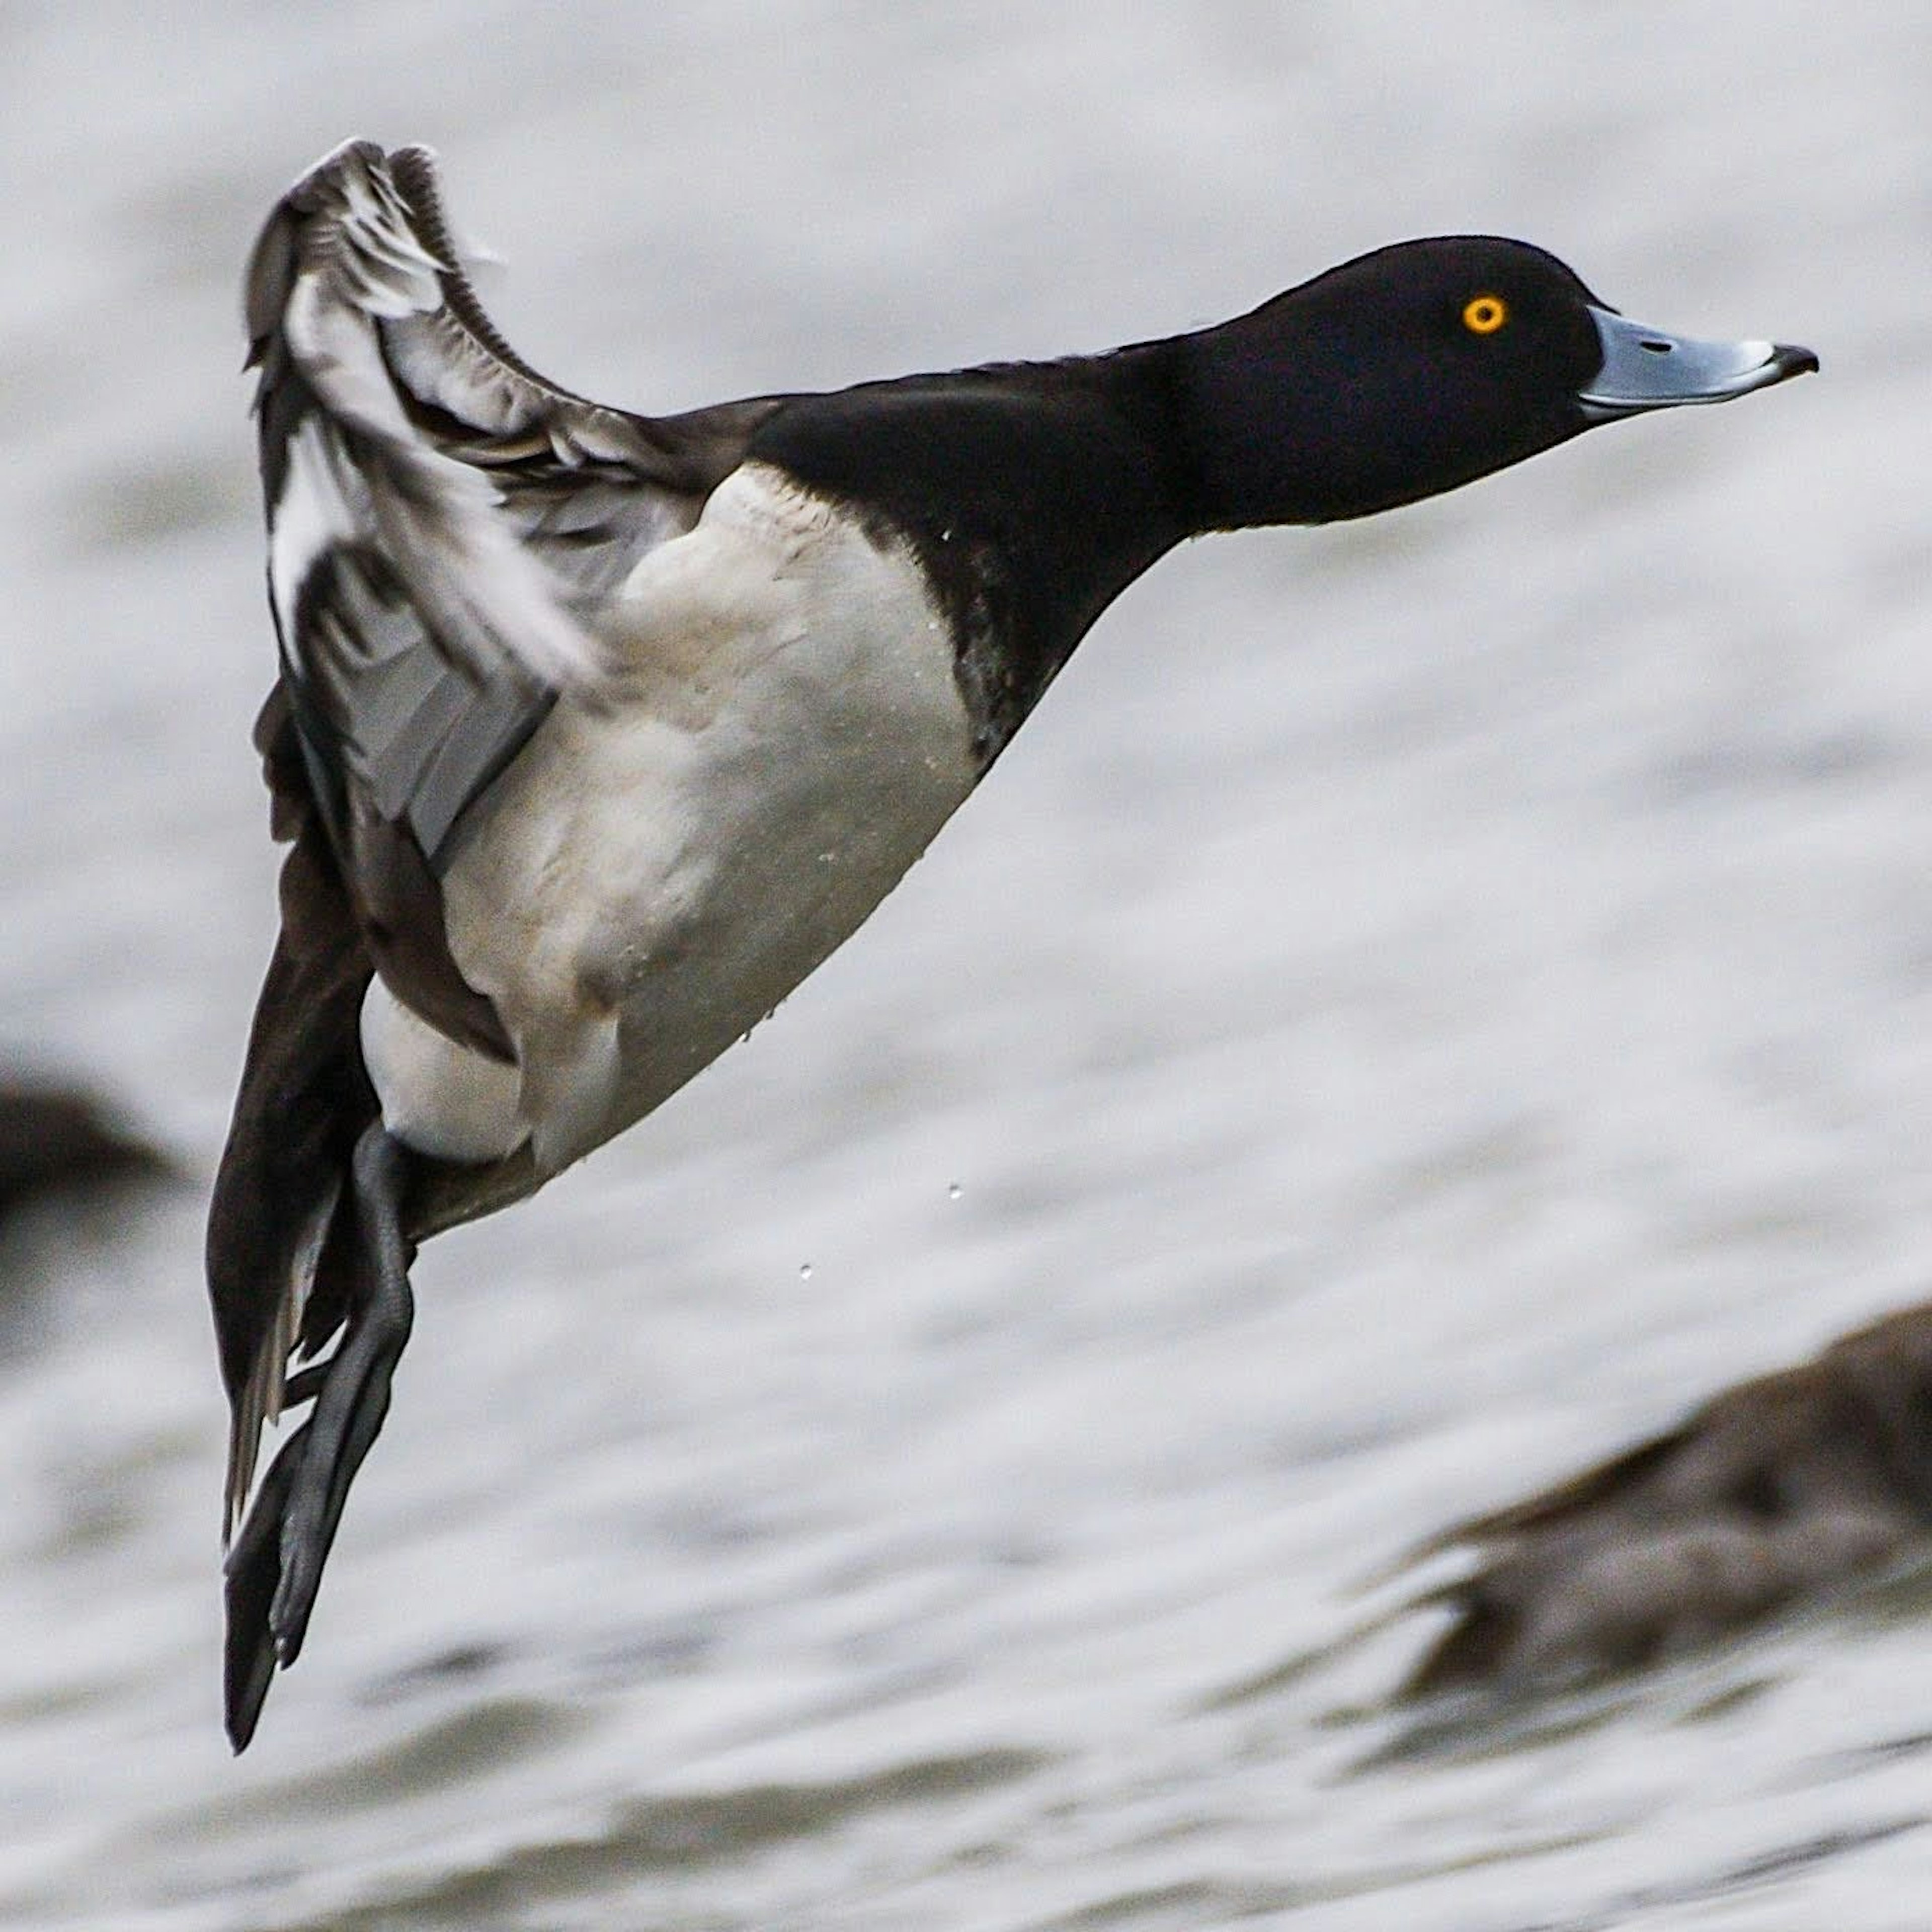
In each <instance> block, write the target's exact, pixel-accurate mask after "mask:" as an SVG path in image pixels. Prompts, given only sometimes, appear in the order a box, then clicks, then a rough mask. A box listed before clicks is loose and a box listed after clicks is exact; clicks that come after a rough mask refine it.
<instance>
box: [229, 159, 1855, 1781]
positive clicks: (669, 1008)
mask: <svg viewBox="0 0 1932 1932" xmlns="http://www.w3.org/2000/svg"><path fill="white" fill-rule="evenodd" d="M246 305H247V320H248V337H249V361H250V364H251V366H252V367H254V368H256V369H257V370H258V371H259V372H260V383H259V387H258V389H257V394H256V399H255V415H256V419H257V425H258V428H259V432H260V461H261V472H262V484H263V494H264V496H265V499H266V508H267V523H268V553H269V555H268V592H269V605H270V608H271V610H272V614H273V616H274V620H275V636H276V640H277V644H278V652H279V664H278V673H279V674H278V678H277V681H276V683H275V688H274V689H273V691H272V692H271V693H270V694H269V699H268V702H267V704H266V706H265V708H264V709H263V712H262V714H261V717H260V721H259V723H258V724H257V730H256V742H257V747H258V748H259V749H260V752H261V754H262V757H263V762H264V766H265V769H266V777H267V780H268V784H269V790H270V792H271V793H272V801H273V808H272V826H273V829H274V831H275V835H276V837H277V838H278V839H280V840H281V841H284V842H286V843H287V846H288V847H289V850H288V853H287V857H286V859H285V860H284V863H283V867H282V873H281V919H282V924H281V935H280V937H279V939H278V942H277V944H276V947H275V953H274V955H273V957H272V959H271V960H270V962H269V970H268V977H267V980H266V984H265V985H264V986H263V989H262V993H261V996H260V1001H259V1003H258V1004H257V1009H256V1013H255V1019H254V1027H253V1030H252V1031H251V1035H250V1037H249V1041H248V1052H247V1058H246V1063H245V1067H244V1069H243V1072H242V1083H241V1088H240V1092H239V1097H238V1098H237V1100H236V1107H235V1113H234V1118H233V1124H232V1127H231V1128H230V1130H229V1137H228V1141H227V1145H226V1151H225V1152H224V1154H223V1158H222V1162H221V1166H220V1172H219V1175H218V1176H217V1180H216V1182H215V1187H214V1199H213V1202H212V1204H211V1210H210V1215H209V1223H208V1256H207V1259H208V1285H209V1289H210V1292H211V1296H212V1298H213V1301H214V1319H215V1326H216V1329H217V1336H218V1340H219V1343H220V1357H221V1368H222V1373H223V1379H224V1381H225V1383H226V1388H227V1391H228V1396H229V1403H230V1406H231V1410H232V1416H233V1429H232V1433H231V1436H230V1439H229V1460H228V1480H227V1499H226V1514H225V1529H226V1536H227V1537H228V1538H229V1550H228V1556H227V1560H226V1607H227V1620H228V1631H227V1643H226V1673H225V1691H226V1724H227V1729H228V1734H229V1739H230V1740H231V1741H232V1742H233V1745H234V1746H235V1748H236V1750H238V1751H239V1750H241V1749H242V1748H245V1746H246V1745H247V1744H248V1740H249V1739H250V1738H251V1736H252V1735H253V1733H254V1729H255V1725H256V1722H257V1718H258V1716H259V1715H260V1709H261V1706H262V1702H263V1698H264V1697H265V1696H266V1694H267V1691H268V1688H269V1684H270V1682H271V1681H272V1679H273V1677H274V1676H275V1671H276V1670H277V1668H278V1667H281V1666H286V1665H288V1664H293V1662H294V1661H295V1660H296V1656H297V1655H298V1654H299V1652H300V1650H301V1649H302V1641H303V1637H304V1635H305V1632H306V1631H307V1629H308V1622H309V1618H310V1613H311V1611H312V1610H313V1609H314V1604H315V1600H316V1591H317V1584H318V1583H319V1581H320V1577H321V1575H322V1571H323V1564H324V1562H325V1561H326V1558H327V1556H328V1554H329V1547H330V1544H331V1543H332V1541H333V1539H334V1537H335V1532H336V1528H337V1526H338V1523H339V1522H340V1520H341V1514H342V1508H343V1503H344V1499H345V1497H346V1496H347V1493H348V1490H349V1487H350V1483H351V1482H352V1481H353V1479H354V1477H355V1475H356V1471H357V1469H359V1467H360V1466H361V1464H362V1460H363V1458H364V1457H365V1455H366V1454H368V1449H369V1446H370V1445H371V1442H373V1441H374V1438H375V1436H376V1435H377V1431H378V1430H380V1428H381V1427H382V1424H383V1417H384V1415H385V1414H386V1411H387V1409H388V1407H389V1388H390V1380H391V1377H392V1373H393V1372H394V1370H395V1365H396V1362H397V1359H398V1356H399V1355H401V1352H402V1350H403V1348H404V1344H405V1343H406V1342H407V1340H408V1337H409V1333H410V1320H411V1314H412V1302H411V1297H410V1280H409V1270H410V1263H411V1261H412V1259H413V1256H414V1255H415V1253H416V1247H417V1245H418V1244H419V1243H420V1242H421V1241H423V1240H425V1238H428V1236H430V1235H434V1234H435V1233H437V1232H439V1231H440V1230H442V1229H446V1228H449V1227H451V1226H454V1225H455V1224H456V1223H459V1222H462V1221H466V1220H472V1219H473V1218H475V1217H477V1216H478V1215H482V1214H490V1213H493V1212H494V1211H496V1209H498V1208H503V1207H506V1206H508V1205H509V1204H510V1203H511V1202H514V1201H517V1200H519V1199H522V1197H523V1196H526V1195H528V1194H530V1193H534V1192H535V1190H537V1189H538V1188H539V1187H541V1186H542V1185H543V1184H544V1182H545V1181H548V1180H549V1179H550V1178H551V1177H552V1176H553V1175H556V1174H558V1173H559V1172H562V1170H563V1169H565V1168H566V1167H568V1166H569V1165H570V1164H571V1163H572V1162H573V1161H574V1160H577V1159H578V1158H579V1157H581V1156H582V1155H583V1154H587V1153H589V1151H590V1150H591V1149H592V1148H595V1147H597V1146H598V1145H600V1144H601V1142H604V1141H606V1140H608V1139H610V1137H611V1136H613V1135H614V1134H616V1133H619V1132H620V1131H621V1130H622V1129H623V1128H625V1127H628V1125H630V1124H631V1122H633V1121H636V1120H637V1119H639V1118H641V1117H642V1116H643V1115H645V1114H647V1113H649V1112H650V1111H651V1109H653V1108H654V1107H655V1106H658V1104H659V1103H661V1101H663V1100H664V1099H665V1098H666V1097H668V1096H669V1095H670V1094H673V1093H674V1092H675V1091H676V1090H677V1089H678V1088H679V1087H681V1086H682V1085H684V1083H685V1082H686V1081H687V1080H688V1079H691V1076H693V1075H694V1074H695V1073H698V1072H699V1071H700V1070H701V1069H702V1068H703V1067H706V1066H707V1065H709V1063H710V1062H711V1061H713V1060H715V1058H717V1057H718V1055H719V1054H721V1053H722V1052H724V1049H726V1048H727V1046H730V1044H731V1043H732V1042H733V1040H736V1039H738V1038H739V1037H740V1036H741V1035H742V1034H744V1033H745V1031H747V1030H748V1028H750V1027H751V1025H753V1024H754V1022H757V1021H758V1020H759V1019H762V1018H763V1016H765V1015H766V1013H769V1012H770V1011H771V1010H772V1008H773V1007H775V1006H776V1005H777V1004H778V1003H779V1001H781V1000H782V999H783V998H784V997H785V995H787V993H788V992H790V991H791V989H793V987H794V986H796V985H797V984H798V983H799V981H800V980H802V979H803V978H804V977H805V975H806V974H808V973H809V972H811V970H812V969H813V968H814V967H815V966H817V965H818V964H819V963H820V961H822V960H823V959H825V957H826V956H827V955H828V954H829V953H831V952H832V950H833V949H834V948H835V947H837V946H838V944H840V942H841V941H843V940H844V939H845V938H847V936H848V935H850V934H851V933H852V932H853V931H854V930H855V929H856V928H857V927H858V926H859V924H860V923H861V922H862V920H863V919H865V916H866V915H867V914H868V913H870V912H871V910H872V909H873V907H874V906H876V905H877V904H878V903H879V901H880V900H881V899H882V898H883V897H884V896H885V895H886V893H887V892H889V891H890V890H891V889H892V886H894V885H895V883H897V882H898V880H899V879H900V877H901V876H902V875H903V874H904V872H905V871H906V870H907V868H908V867H909V866H910V865H911V864H912V862H913V860H914V859H916V858H917V857H918V856H919V854H920V853H922V851H923V850H925V849H926V846H927V844H929V842H930V841H931V840H932V838H933V836H934V835H935V833H936V832H938V830H939V829H940V827H941V826H942V825H943V824H944V823H945V822H946V820H947V819H948V818H949V817H950V816H951V815H952V814H953V811H955V810H956V808H958V807H959V805H961V804H962V802H964V801H965V799H966V797H967V796H968V794H969V793H971V791H972V790H973V788H974V786H975V785H977V784H978V783H979V782H980V779H981V778H983V777H984V776H985V775H986V772H987V770H988V769H989V767H990V766H992V764H993V763H994V762H995V760H996V759H998V757H999V754H1000V753H1001V750H1002V749H1003V748H1004V747H1005V745H1006V743H1007V740H1008V739H1010V737H1011V736H1013V733H1014V731H1015V730H1016V729H1018V727H1019V725H1020V724H1021V723H1022V721H1023V720H1024V719H1025V718H1026V716H1027V715H1028V712H1030V711H1031V709H1033V707H1034V705H1035V704H1036V703H1038V702H1039V700H1040V697H1041V694H1043V692H1044V691H1045V690H1046V687H1047V686H1048V685H1049V683H1051V682H1052V679H1053V677H1054V674H1055V673H1056V672H1057V671H1058V670H1059V669H1060V667H1061V665H1062V664H1064V663H1065V662H1066V661H1067V658H1068V656H1069V655H1070V653H1071V652H1072V651H1073V648H1074V646H1075V645H1076V644H1077V643H1079V640H1080V639H1081V638H1082V636H1083V635H1084V634H1085V633H1086V631H1087V630H1088V628H1089V626H1090V625H1092V623H1093V622H1094V619H1096V618H1097V617H1098V616H1100V613H1101V612H1102V611H1103V610H1105V609H1106V607H1107V605H1108V604H1109V603H1110V602H1111V601H1112V600H1113V598H1115V597H1116V596H1117V595H1118V594H1119V593H1120V592H1121V591H1122V590H1123V589H1125V588H1126V587H1127V585H1128V584H1129V583H1132V582H1133V580H1134V579H1135V578H1136V577H1138V576H1139V574H1141V572H1142V571H1145V569H1146V568H1148V565H1151V564H1152V563H1154V562H1155V561H1156V560H1157V559H1158V558H1160V556H1163V554H1165V553H1166V552H1167V551H1168V550H1172V548H1174V547H1175V545H1177V544H1179V543H1181V541H1184V539H1185V538H1189V537H1191V536H1194V535H1199V534H1201V533H1202V532H1207V531H1211V530H1227V529H1239V528H1244V527H1247V526H1253V525H1259V524H1271V523H1325V522H1329V521H1331V520H1335V519H1337V518H1341V517H1361V516H1367V515H1370V514H1374V513H1375V512H1376V511H1382V510H1387V509H1391V508H1394V507H1395V506H1396V505H1399V504H1403V503H1408V502H1414V501H1415V500H1416V499H1418V498H1421V497H1424V496H1434V495H1436V494H1437V493H1439V492H1441V491H1442V490H1450V489H1454V488H1455V487H1457V485H1459V484H1463V483H1467V482H1470V481H1473V480H1474V479H1475V478H1478V477H1479V476H1484V475H1488V474H1489V473H1490V472H1491V471H1493V470H1496V469H1503V468H1505V466H1508V465H1509V464H1511V463H1518V462H1520V461H1521V460H1523V458H1526V457H1528V456H1532V455H1535V454H1536V453H1537V452H1538V451H1540V450H1544V449H1550V448H1552V447H1553V446H1555V445H1556V444H1558V443H1562V442H1565V441H1566V440H1568V438H1570V437H1573V436H1575V435H1577V434H1579V433H1580V432H1581V431H1584V430H1586V429H1589V428H1592V427H1593V426H1594V425H1598V424H1600V423H1605V422H1614V421H1616V420H1617V419H1619V418H1622V417H1624V416H1634V415H1637V414H1640V413H1643V412H1645V411H1647V410H1658V409H1664V408H1669V407H1673V406H1674V405H1676V404H1689V403H1717V402H1723V401H1727V400H1729V399H1730V398H1733V397H1736V396H1741V395H1746V394H1748V393H1749V392H1751V391H1753V390H1755V389H1765V388H1767V387H1769V386H1770V385H1772V383H1779V382H1782V381H1784V380H1785V379H1786V378H1787V377H1791V376H1795V375H1796V374H1799V373H1800V372H1801V371H1805V370H1810V369H1815V368H1817V358H1816V357H1815V356H1814V355H1813V354H1812V353H1811V351H1810V350H1806V349H1799V348H1793V347H1782V346H1780V345H1777V344H1772V343H1769V342H1759V341H1741V342H1704V341H1691V340H1689V339H1687V338H1684V337H1682V336H1679V335H1667V334H1666V333H1664V332H1662V331H1661V330H1658V329H1649V328H1646V327H1643V326H1639V325H1637V323H1632V322H1630V321H1628V320H1625V318H1624V317H1622V316H1621V315H1619V314H1617V313H1616V311H1614V310H1612V309H1610V308H1607V307H1606V306H1605V305H1604V304H1603V303H1602V302H1599V301H1598V299H1596V298H1595V296H1592V294H1591V293H1590V292H1589V290H1588V289H1586V287H1584V286H1583V284H1582V283H1581V282H1580V281H1578V279H1577V277H1576V276H1575V275H1574V274H1572V273H1571V271H1570V270H1569V269H1567V268H1565V266H1563V264H1562V263H1560V262H1559V261H1558V260H1556V259H1555V257H1553V256H1550V255H1549V254H1545V253H1544V251H1541V249H1538V248H1532V247H1530V246H1529V245H1526V244H1525V243H1523V242H1513V241H1505V240H1502V239H1496V238H1493V237H1490V236H1446V237H1439V238H1436V239H1430V240H1424V241H1417V242H1406V243H1404V244H1402V245H1400V246H1397V247H1394V248H1384V249H1382V250H1379V251H1377V252H1376V253H1374V254H1370V255H1367V256H1364V257H1361V259H1360V260H1355V261H1353V262H1350V263H1346V265H1344V266H1342V267H1340V268H1338V269H1332V270H1331V271H1330V272H1328V273H1327V274H1325V275H1319V276H1318V277H1316V278H1315V279H1314V280H1313V281H1309V282H1306V283H1304V284H1302V285H1301V287H1298V288H1295V289H1293V290H1290V291H1289V293H1286V294H1285V295H1282V296H1277V297H1276V298H1275V299H1274V300H1272V301H1271V302H1267V303H1265V304H1264V305H1262V307H1261V308H1258V309H1256V310H1255V311H1253V312H1252V313H1251V314H1247V315H1244V316H1241V317H1238V318H1237V319H1236V320H1233V321H1232V322H1227V323H1222V324H1221V325H1220V326H1218V327H1215V328H1211V329H1202V330H1199V331H1197V332H1193V333H1191V334H1188V335H1178V336H1174V337H1170V338H1166V339H1165V340H1162V341H1150V342H1143V343H1139V344H1135V345H1133V346H1132V347H1127V348H1124V349H1118V350H1114V351H1112V353H1109V354H1106V355H1100V356H1075V357H1070V358H1067V359H1063V360H1061V361H1058V362H1031V363H1010V364H1001V365H995V366H992V367H989V368H976V369H968V370H965V371H957V372H955V373H952V374H939V375H919V376H910V377H902V378H901V379H899V380H895V381H889V382H877V383H862V384H860V385H859V386H856V387H855V388H853V389H844V390H841V391H838V392H834V393H830V394H817V395H811V394H801V395H770V396H761V397H757V398H752V399H750V400H747V401H738V402H731V403H725V404H719V405H718V406H716V407H712V408H708V409H701V410H693V411H691V412H690V413H688V414H685V415H681V416H658V417H653V416H640V415H636V414H634V413H631V411H629V410H623V409H619V408H616V407H612V406H610V405H608V404H600V403H593V402H591V401H587V400H586V399H585V398H583V397H580V396H577V395H573V394H572V393H571V392H569V391H568V390H567V389H560V388H559V387H558V386H557V385H556V384H555V383H552V382H550V380H548V379H547V378H546V377H542V376H540V375H538V374H537V372H536V371H535V370H534V369H532V368H531V367H530V366H529V364H528V363H526V362H524V361H523V359H522V358H521V357H520V356H518V355H517V353H516V352H515V351H514V350H512V349H511V347H509V345H508V344H507V343H506V342H505V341H504V340H503V338H502V336H501V335H499V333H498V332H497V331H496V328H495V326H494V325H493V323H491V322H490V319H489V317H487V315H486V314H484V311H483V309H482V307H481V305H480V303H479V302H478V299H477V297H476V294H475V290H473V288H472V286H471V284H470V282H469V279H468V278H467V277H466V275H465V273H464V270H463V265H462V262H461V260H460V256H459V254H458V250H457V248H456V247H455V245H454V243H453V242H452V235H451V229H450V227H449V223H448V222H447V220H446V217H445V215H444V212H443V204H442V200H441V198H440V193H439V191H438V187H437V174H436V166H435V161H434V157H433V156H432V154H431V153H430V152H429V151H428V150H427V149H425V148H398V149H397V150H395V151H392V152H391V151H385V150H384V149H383V148H380V147H379V146H377V145H374V144H372V143H371V142H360V141H358V142H349V143H347V145H344V146H342V147H341V148H338V149H336V150H335V152H334V153H332V154H329V155H328V156H327V157H326V158H325V159H324V160H322V161H321V162H320V163H318V164H317V166H315V167H314V169H311V172H309V173H308V174H307V175H305V176H303V178H302V179H301V180H300V181H298V182H297V183H296V184H295V186H294V187H292V188H291V189H290V190H289V191H288V193H287V194H285V195H284V196H283V197H282V199H281V201H280V202H278V204H277V205H276V206H275V209H274V211H273V212H272V214H270V215H269V220H268V222H267V224H266V226H265V227H264V229H263V232H262V234H261V236H260V239H259V240H258V241H257V243H256V245H255V248H254V252H253V254H252V256H251V259H250V261H249V263H248V271H247V276H246ZM332 1344H333V1346H331V1345H332ZM302 1405H308V1416H307V1418H306V1419H305V1420H304V1421H303V1422H302V1424H301V1426H300V1427H298V1428H297V1429H296V1430H294V1431H293V1433H292V1434H291V1435H290V1436H289V1437H288V1439H287V1440H286V1441H285V1442H284V1443H283V1445H282V1446H281V1451H280V1453H279V1454H278V1455H277V1456H276V1457H275V1460H274V1462H273V1463H272V1465H271V1466H269V1469H268V1472H267V1473H266V1475H264V1476H263V1478H262V1479H261V1481H260V1483H259V1484H257V1483H256V1482H255V1473H256V1461H257V1450H258V1445H259V1443H260V1437H261V1433H262V1431H263V1428H264V1427H265V1426H266V1424H270V1423H272V1422H274V1421H276V1420H277V1419H278V1418H279V1417H280V1416H281V1415H282V1414H284V1412H287V1411H288V1410H290V1409H295V1408H297V1407H299V1406H302ZM251 1490H252V1491H253V1501H252V1504H251V1502H250V1495H251ZM238 1523H239V1524H240V1525H241V1527H240V1529H239V1534H237V1533H236V1525H237V1524H238Z"/></svg>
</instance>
